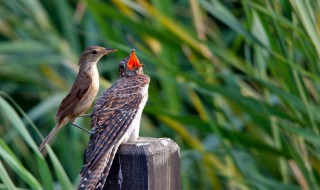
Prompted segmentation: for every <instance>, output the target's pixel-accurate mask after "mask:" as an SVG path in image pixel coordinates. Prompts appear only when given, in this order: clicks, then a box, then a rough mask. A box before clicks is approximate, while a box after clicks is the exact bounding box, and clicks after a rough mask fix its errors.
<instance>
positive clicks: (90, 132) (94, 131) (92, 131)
mask: <svg viewBox="0 0 320 190" xmlns="http://www.w3.org/2000/svg"><path fill="white" fill-rule="evenodd" d="M88 132H89V134H90V135H94V134H96V132H97V130H91V131H88Z"/></svg>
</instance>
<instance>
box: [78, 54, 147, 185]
mask: <svg viewBox="0 0 320 190" xmlns="http://www.w3.org/2000/svg"><path fill="white" fill-rule="evenodd" d="M133 61H136V62H137V63H133ZM124 63H125V64H126V67H124V68H123V67H122V66H123V65H122V66H121V64H124ZM130 64H131V65H130ZM128 65H130V67H129V66H128ZM132 65H133V66H132ZM130 68H131V69H130ZM120 76H121V78H120V79H119V80H118V81H117V82H115V83H114V84H113V85H112V86H111V87H110V88H109V89H107V90H106V91H105V92H104V93H102V94H101V95H100V97H99V99H98V100H97V102H96V104H95V106H94V109H93V111H92V116H91V128H92V130H94V131H96V133H95V134H94V135H92V136H91V137H90V141H89V145H88V148H87V149H86V154H85V164H84V166H83V168H82V170H81V172H80V175H81V177H82V179H81V182H80V184H79V186H78V189H102V188H103V185H104V183H105V180H106V179H107V175H108V173H109V170H110V167H111V164H112V161H113V158H114V156H115V154H116V152H117V149H118V147H119V145H120V144H121V143H124V142H127V141H134V140H136V138H137V137H138V131H139V127H140V126H139V125H140V118H141V113H142V110H143V108H144V106H145V103H146V101H147V98H148V86H149V81H150V79H149V77H148V76H147V75H144V74H143V70H142V65H141V64H140V63H139V62H138V59H137V58H136V57H135V54H134V51H132V52H131V55H130V56H129V57H126V58H125V59H123V60H122V62H121V63H120Z"/></svg>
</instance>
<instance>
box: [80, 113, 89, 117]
mask: <svg viewBox="0 0 320 190" xmlns="http://www.w3.org/2000/svg"><path fill="white" fill-rule="evenodd" d="M78 117H91V113H87V114H83V115H79V116H78Z"/></svg>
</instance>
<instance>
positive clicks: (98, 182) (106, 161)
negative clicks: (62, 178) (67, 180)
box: [78, 146, 118, 190]
mask: <svg viewBox="0 0 320 190" xmlns="http://www.w3.org/2000/svg"><path fill="white" fill-rule="evenodd" d="M117 150H118V146H115V147H113V148H112V149H111V150H110V151H109V152H107V153H106V154H105V156H104V158H103V159H102V160H101V162H100V163H99V164H98V165H97V166H96V167H95V168H94V169H93V170H91V171H90V170H87V172H86V173H82V174H81V176H82V179H81V181H80V184H79V186H78V190H82V189H86V190H89V189H95V190H96V189H102V188H103V186H104V183H105V181H106V179H107V176H108V173H109V170H110V168H111V165H112V162H113V159H114V156H115V155H116V152H117Z"/></svg>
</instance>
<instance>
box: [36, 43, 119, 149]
mask: <svg viewBox="0 0 320 190" xmlns="http://www.w3.org/2000/svg"><path fill="white" fill-rule="evenodd" d="M114 51H116V50H115V49H105V48H103V47H99V46H90V47H87V48H86V49H85V50H84V52H83V53H82V54H81V57H80V59H79V66H80V67H79V72H78V75H77V78H76V80H75V82H74V83H73V86H72V88H71V90H70V92H69V94H68V95H67V96H66V97H65V98H64V99H63V100H62V102H61V104H60V106H59V109H58V111H57V114H56V120H57V124H56V125H55V126H54V128H53V129H52V130H51V131H50V133H49V135H48V136H47V137H46V138H45V139H44V140H43V141H42V143H41V144H40V146H39V151H40V152H41V153H42V154H43V155H45V154H46V151H45V145H46V144H47V143H48V144H51V143H52V141H53V137H54V136H55V135H56V134H57V132H58V131H59V130H60V129H61V128H62V127H63V126H65V125H66V124H67V123H71V124H72V125H74V126H76V127H78V128H81V129H82V130H85V131H87V132H90V131H88V130H86V129H84V128H82V127H80V126H79V125H77V124H76V123H75V119H76V118H77V117H78V116H81V114H84V113H85V112H86V111H87V110H88V109H89V108H90V107H91V104H92V101H93V99H94V98H95V97H96V95H97V93H98V91H99V72H98V69H97V63H98V61H99V60H100V58H101V57H102V56H103V55H106V54H108V53H109V52H114Z"/></svg>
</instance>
